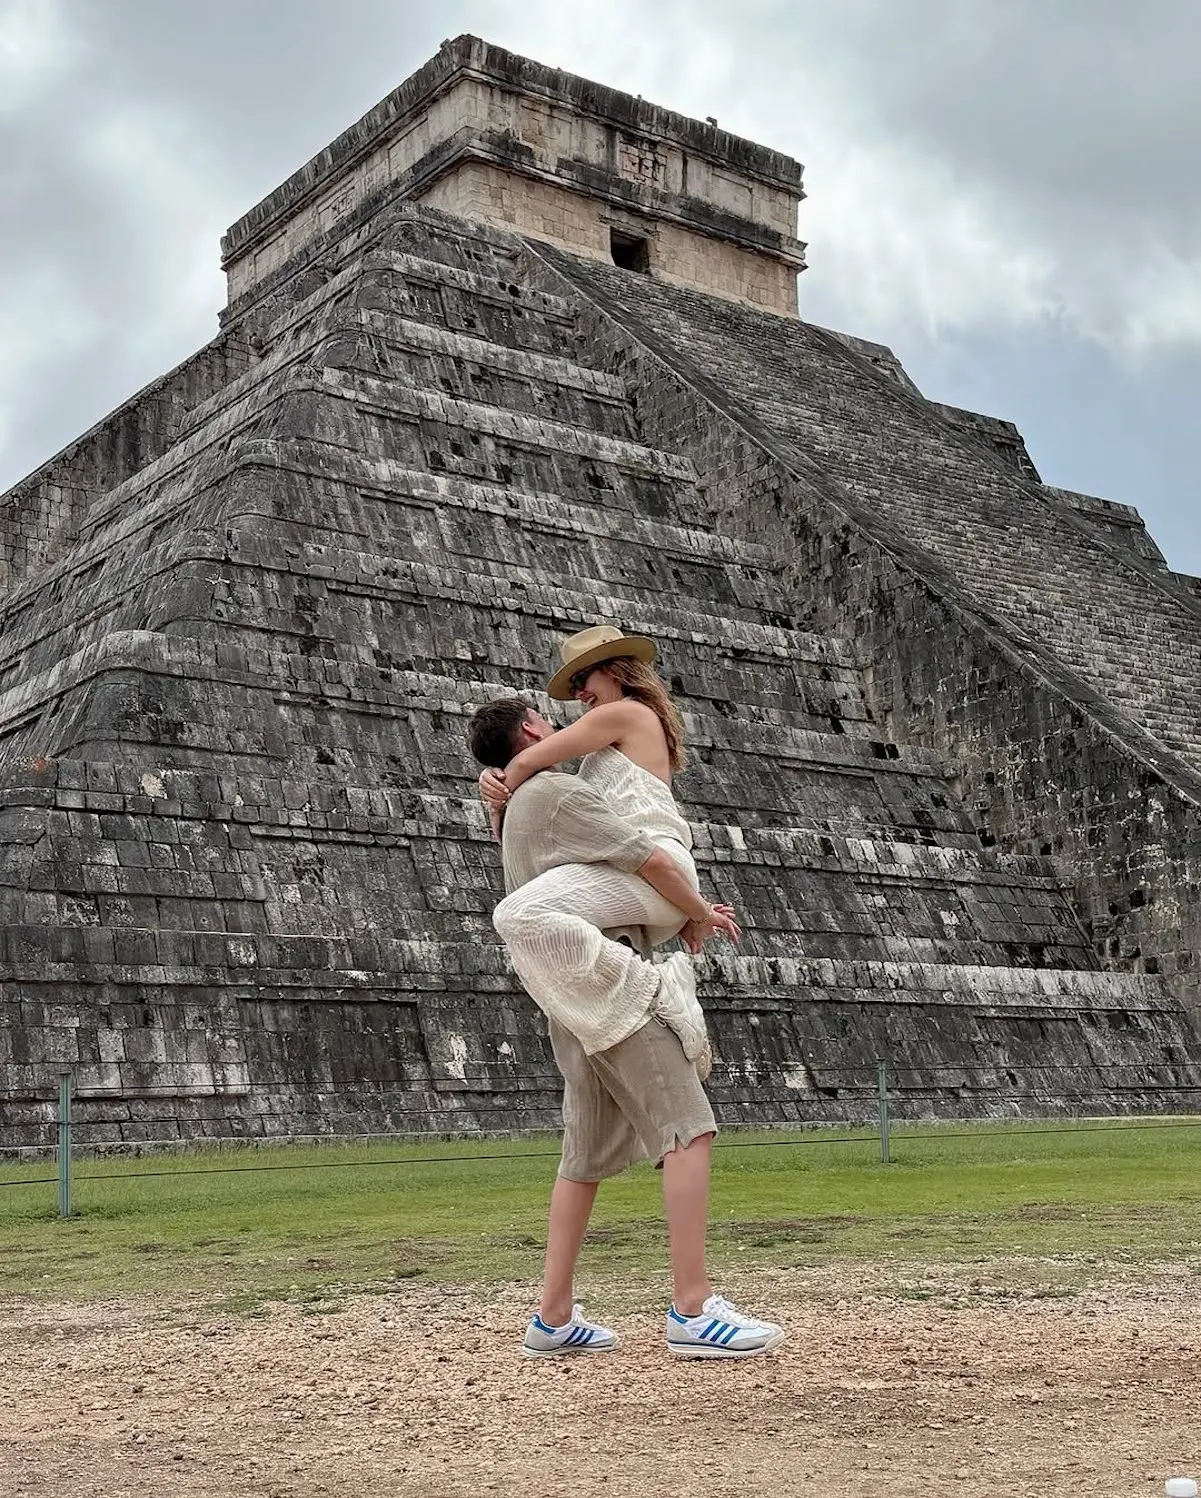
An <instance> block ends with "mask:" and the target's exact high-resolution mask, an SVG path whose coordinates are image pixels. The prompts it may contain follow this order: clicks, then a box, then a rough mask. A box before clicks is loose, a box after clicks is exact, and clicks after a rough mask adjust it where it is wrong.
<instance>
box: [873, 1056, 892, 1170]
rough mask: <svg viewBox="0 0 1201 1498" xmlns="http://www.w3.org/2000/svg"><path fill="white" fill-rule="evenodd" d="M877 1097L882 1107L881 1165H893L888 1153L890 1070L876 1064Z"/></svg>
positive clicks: (880, 1062)
mask: <svg viewBox="0 0 1201 1498" xmlns="http://www.w3.org/2000/svg"><path fill="white" fill-rule="evenodd" d="M876 1096H877V1100H878V1102H879V1107H880V1163H881V1164H882V1165H888V1164H890V1163H891V1161H890V1159H889V1153H888V1068H887V1066H885V1064H884V1062H883V1061H877V1062H876Z"/></svg>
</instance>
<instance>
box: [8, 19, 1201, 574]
mask: <svg viewBox="0 0 1201 1498" xmlns="http://www.w3.org/2000/svg"><path fill="white" fill-rule="evenodd" d="M462 31H473V32H475V33H477V34H478V35H481V36H484V37H486V38H488V39H489V40H492V41H495V42H498V43H500V44H501V45H503V46H507V47H509V48H511V49H513V50H515V51H518V52H523V53H526V54H528V55H530V56H532V57H536V58H538V59H539V60H540V61H543V62H548V63H552V64H556V65H558V66H560V67H564V68H568V69H570V70H571V71H573V72H579V73H583V74H585V75H586V76H588V77H592V78H596V79H599V80H600V81H602V82H604V83H608V84H611V85H613V86H615V87H618V88H622V89H625V90H627V91H629V92H631V93H636V94H642V95H644V96H645V97H647V98H649V99H653V100H654V101H656V102H657V103H662V104H665V105H668V106H670V107H672V108H674V109H678V110H682V111H683V112H685V113H687V114H690V115H694V116H697V117H704V116H706V115H715V116H717V118H718V120H719V121H720V123H721V125H722V126H723V127H724V128H725V129H727V130H732V131H734V132H735V133H737V134H740V135H745V136H749V137H750V138H752V139H754V140H757V141H761V142H763V143H764V144H767V145H770V146H773V147H775V148H777V149H779V150H783V151H786V152H789V153H790V154H792V155H794V156H796V157H798V158H799V159H800V160H801V161H803V162H804V163H805V168H806V173H805V182H806V188H807V191H808V193H809V197H808V200H807V201H806V202H805V203H804V204H802V207H801V237H802V238H803V239H806V240H808V242H809V260H810V266H811V268H810V270H808V271H807V272H806V273H805V274H804V276H803V277H802V280H801V305H802V313H803V315H804V316H806V317H808V318H810V319H812V320H814V321H816V322H820V323H824V324H826V325H827V326H831V327H836V328H841V329H845V330H846V331H848V332H853V333H857V334H860V335H862V336H864V337H867V338H872V339H875V340H877V341H880V342H884V343H889V344H891V345H892V347H893V348H894V349H895V350H896V351H897V353H898V354H899V355H900V357H901V359H902V361H903V362H904V364H905V366H906V368H907V369H908V370H909V372H910V374H911V375H912V376H913V378H914V379H915V380H916V381H917V383H918V384H919V386H920V387H921V388H922V390H923V391H924V392H925V393H926V394H927V395H928V396H930V397H931V398H933V399H936V400H944V401H949V402H952V403H954V404H956V405H963V406H967V407H970V408H972V409H975V410H980V411H986V412H989V413H991V414H993V415H998V416H1004V417H1007V418H1009V419H1010V420H1012V421H1016V422H1017V424H1018V426H1019V427H1020V428H1021V430H1022V432H1023V433H1024V435H1025V437H1026V441H1027V444H1028V446H1029V448H1030V451H1031V454H1032V456H1033V458H1034V461H1035V463H1036V464H1037V465H1038V467H1039V469H1040V471H1041V472H1042V475H1043V478H1044V479H1045V480H1046V481H1047V482H1049V483H1056V484H1060V485H1063V486H1064V487H1067V488H1072V489H1079V490H1083V491H1084V492H1086V493H1091V494H1099V495H1103V496H1105V497H1107V498H1110V499H1117V500H1122V501H1124V502H1126V503H1128V504H1134V505H1136V506H1137V507H1138V508H1139V509H1140V510H1141V512H1142V514H1143V516H1144V517H1145V519H1146V520H1147V523H1148V526H1149V528H1150V529H1151V532H1152V534H1153V535H1154V536H1155V538H1156V540H1157V541H1158V542H1159V544H1160V546H1161V548H1162V549H1163V550H1164V552H1165V553H1166V554H1167V557H1168V560H1169V562H1170V563H1171V565H1172V566H1174V567H1176V568H1177V569H1178V570H1180V571H1184V572H1191V573H1194V574H1201V525H1199V524H1198V502H1197V492H1196V474H1197V460H1196V451H1197V444H1196V441H1195V439H1194V437H1193V430H1194V427H1195V424H1196V421H1197V413H1198V405H1199V399H1198V398H1199V395H1201V170H1199V169H1198V165H1197V164H1198V162H1199V161H1201V0H1140V3H1139V4H1135V3H1133V0H1001V3H998V0H737V3H733V0H720V3H718V0H604V3H603V4H602V3H593V0H521V3H508V0H504V3H482V0H480V3H471V0H448V3H443V4H433V3H428V4H413V3H409V0H337V3H332V0H203V3H200V0H0V224H2V226H3V232H0V491H3V489H5V488H7V487H8V485H9V484H11V483H13V482H15V481H16V480H17V479H18V478H20V477H21V476H22V475H23V474H24V473H26V472H28V471H29V470H30V469H31V468H33V467H35V466H36V465H37V464H38V463H40V462H41V461H43V460H44V459H45V458H47V457H48V456H50V455H51V454H52V453H53V452H55V451H56V450H57V449H58V448H60V447H62V446H63V445H64V444H66V443H67V442H69V441H70V440H71V438H72V437H74V436H76V435H78V433H79V432H80V431H82V430H83V429H84V428H86V427H87V426H88V425H90V424H91V423H92V422H94V421H95V420H97V419H98V418H99V417H101V416H103V415H104V413H105V412H107V411H108V410H110V409H111V408H112V407H113V406H115V405H117V404H119V403H120V402H121V401H122V400H124V399H125V398H126V397H127V396H128V395H130V394H131V393H132V392H133V391H134V390H136V389H137V388H138V387H139V386H140V385H142V384H145V383H146V382H147V381H148V380H150V379H153V378H154V377H155V376H156V375H158V374H160V373H162V372H164V371H165V370H167V369H168V368H170V367H171V366H172V365H173V364H176V363H178V362H179V361H180V360H181V359H183V358H185V357H186V356H187V355H188V354H190V353H191V352H192V351H193V350H194V349H196V348H197V347H198V346H199V345H200V344H201V343H203V342H205V341H207V340H208V339H209V338H210V337H212V336H213V334H214V333H215V331H216V319H217V311H218V308H219V307H220V306H221V305H222V303H223V301H224V294H223V283H222V277H221V275H220V272H219V269H218V240H219V237H220V235H221V233H222V231H223V230H224V229H225V228H226V227H227V226H228V225H229V224H230V223H232V222H233V220H234V219H236V218H237V217H239V216H240V215H241V214H242V213H243V212H245V211H246V209H248V208H249V207H250V206H251V205H252V204H254V203H255V202H257V201H258V199H259V198H261V197H262V196H263V195H264V194H266V193H267V192H268V191H270V189H271V188H272V187H274V186H275V185H276V184H277V183H278V182H280V181H282V180H283V178H284V177H286V176H287V175H288V174H289V173H290V172H291V171H293V170H294V169H295V168H296V167H297V166H299V165H300V164H301V163H302V162H304V161H305V160H307V159H308V158H309V157H310V156H311V155H313V154H314V153H315V152H316V151H318V150H319V149H320V148H321V147H322V146H323V145H325V144H326V143H327V142H328V141H329V140H330V139H332V137H333V136H335V135H336V134H337V133H338V132H339V131H341V130H342V129H344V128H345V127H346V126H347V125H348V124H350V123H351V122H352V121H353V120H355V119H357V118H358V116H359V115H361V114H363V113H364V112H365V111H366V110H367V109H368V108H370V107H371V105H372V104H374V103H375V102H376V101H377V100H378V99H379V98H380V97H382V96H383V95H384V94H385V93H387V92H388V91H389V90H390V89H391V88H393V87H394V86H395V85H396V84H397V83H398V82H399V81H400V80H401V79H402V78H404V77H406V76H407V75H408V74H409V73H410V72H412V71H413V70H414V69H415V68H416V67H418V66H419V65H420V63H421V62H423V61H424V60H425V59H426V58H427V57H428V56H429V55H431V54H432V53H433V52H435V51H436V50H437V48H438V45H439V43H440V42H441V41H442V40H443V38H445V37H449V36H454V35H456V34H458V33H459V32H462Z"/></svg>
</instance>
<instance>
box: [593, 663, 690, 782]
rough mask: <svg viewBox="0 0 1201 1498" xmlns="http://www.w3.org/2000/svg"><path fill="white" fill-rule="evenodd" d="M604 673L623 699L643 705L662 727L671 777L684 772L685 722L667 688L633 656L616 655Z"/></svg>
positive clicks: (648, 668)
mask: <svg viewBox="0 0 1201 1498" xmlns="http://www.w3.org/2000/svg"><path fill="white" fill-rule="evenodd" d="M601 667H602V669H603V670H605V671H607V672H608V673H609V675H610V676H611V677H612V678H613V680H614V681H615V682H616V683H617V684H618V686H619V687H620V688H621V691H622V695H623V696H624V697H633V699H634V700H635V702H642V703H645V704H646V706H647V707H649V708H650V709H651V711H652V712H653V713H654V714H655V716H656V717H657V718H658V720H659V722H660V723H661V724H662V725H663V737H664V738H665V739H666V740H667V758H668V763H669V764H670V765H671V773H672V774H673V775H675V774H677V773H678V772H679V771H680V770H682V769H683V768H684V763H685V759H686V756H685V753H684V720H683V719H682V718H681V717H680V713H679V709H678V708H677V707H676V705H675V703H674V702H673V701H672V700H671V697H670V696H669V695H668V691H667V688H666V687H665V686H664V685H663V683H662V682H661V681H660V680H659V678H658V676H656V675H655V673H654V672H653V671H652V670H651V668H650V667H649V666H646V665H644V664H643V663H642V662H641V661H636V660H635V659H634V658H633V656H628V655H619V656H616V657H614V659H613V660H611V661H602V662H601Z"/></svg>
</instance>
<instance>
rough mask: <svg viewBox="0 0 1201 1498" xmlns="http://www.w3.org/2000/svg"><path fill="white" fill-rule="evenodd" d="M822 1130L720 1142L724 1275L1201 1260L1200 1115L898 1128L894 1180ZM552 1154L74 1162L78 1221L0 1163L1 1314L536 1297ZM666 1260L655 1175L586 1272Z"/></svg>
mask: <svg viewBox="0 0 1201 1498" xmlns="http://www.w3.org/2000/svg"><path fill="white" fill-rule="evenodd" d="M830 1137H831V1136H829V1135H828V1134H823V1133H821V1132H816V1133H814V1132H810V1133H805V1134H800V1135H797V1134H779V1133H777V1134H758V1135H747V1134H728V1135H726V1136H724V1137H723V1138H722V1140H721V1141H720V1142H719V1145H718V1148H717V1151H716V1153H715V1156H714V1176H713V1201H712V1218H713V1237H712V1242H713V1252H714V1261H715V1265H716V1267H717V1269H718V1271H719V1272H723V1270H724V1271H728V1270H731V1269H733V1268H737V1270H738V1271H740V1272H741V1271H742V1270H744V1269H750V1268H758V1267H763V1268H771V1267H779V1268H783V1267H795V1266H803V1265H813V1264H821V1263H823V1262H826V1261H828V1260H830V1259H833V1258H872V1259H880V1258H885V1259H888V1260H892V1261H894V1262H895V1264H896V1266H897V1269H898V1272H899V1273H901V1272H907V1271H908V1270H910V1269H912V1268H913V1267H914V1266H920V1265H922V1264H928V1263H930V1262H931V1261H937V1260H964V1259H973V1258H986V1257H995V1256H1014V1255H1023V1256H1028V1255H1034V1256H1039V1257H1046V1256H1083V1255H1099V1256H1104V1257H1106V1258H1108V1259H1112V1258H1115V1257H1116V1258H1119V1259H1126V1260H1129V1261H1132V1262H1135V1263H1138V1262H1143V1261H1147V1260H1162V1259H1172V1258H1180V1257H1183V1256H1191V1255H1194V1254H1197V1253H1198V1252H1201V1120H1189V1121H1181V1122H1180V1123H1179V1124H1178V1125H1176V1126H1165V1125H1164V1124H1163V1123H1160V1122H1148V1123H1146V1124H1144V1125H1139V1126H1132V1125H1130V1124H1129V1123H1127V1124H1125V1125H1115V1126H1108V1125H1103V1124H1098V1125H1092V1126H1089V1127H1088V1128H1086V1129H1082V1130H1080V1131H1078V1132H1057V1131H1056V1129H1055V1128H1054V1126H1046V1127H1040V1126H1038V1125H1019V1126H984V1127H974V1128H965V1126H963V1125H959V1126H955V1127H954V1128H946V1129H941V1130H940V1129H935V1128H931V1127H926V1128H922V1129H898V1130H895V1131H894V1134H893V1150H892V1153H893V1163H892V1164H890V1165H887V1166H885V1165H882V1164H881V1163H880V1162H879V1151H878V1145H877V1143H876V1140H875V1138H874V1136H872V1135H866V1134H865V1135H864V1136H863V1137H862V1138H861V1139H859V1140H857V1142H854V1143H833V1142H828V1141H829V1139H830ZM489 1155H491V1156H494V1157H503V1158H491V1159H489V1158H484V1157H486V1156H489ZM463 1156H467V1157H470V1158H467V1159H462V1158H457V1157H463ZM556 1159H557V1155H556V1151H555V1142H554V1141H553V1140H551V1139H538V1140H523V1141H517V1142H515V1141H512V1140H496V1141H472V1142H464V1141H457V1142H453V1143H450V1142H446V1143H429V1144H409V1143H405V1144H401V1143H397V1144H393V1145H388V1144H372V1145H367V1146H351V1145H345V1146H322V1147H316V1148H311V1149H309V1148H298V1147H294V1146H281V1147H278V1148H263V1149H257V1150H246V1151H230V1150H223V1151H219V1152H217V1151H214V1152H211V1153H192V1152H189V1153H186V1154H178V1155H159V1156H153V1157H149V1158H143V1159H121V1158H118V1159H109V1160H80V1161H77V1162H76V1164H75V1183H74V1185H75V1189H74V1206H75V1215H74V1216H73V1217H72V1218H71V1219H69V1220H67V1221H62V1220H60V1219H59V1218H58V1216H57V1207H56V1192H55V1187H54V1186H53V1185H52V1184H38V1185H33V1184H31V1185H16V1184H13V1185H9V1184H7V1183H9V1182H18V1181H29V1180H30V1179H31V1178H32V1177H47V1176H53V1175H54V1167H53V1165H52V1164H48V1163H47V1162H41V1163H37V1164H33V1165H23V1166H0V1298H2V1297H4V1296H11V1295H34V1296H50V1297H61V1296H68V1297H76V1298H80V1299H97V1298H104V1297H110V1296H120V1295H130V1294H158V1295H166V1296H169V1297H178V1296H185V1295H186V1296H194V1295H197V1294H199V1295H200V1296H201V1297H202V1298H204V1299H206V1300H209V1301H216V1300H222V1301H226V1300H227V1298H228V1297H232V1298H233V1299H232V1301H230V1302H229V1303H232V1304H240V1305H243V1306H245V1307H253V1306H254V1305H256V1304H258V1303H260V1302H261V1301H262V1300H263V1299H267V1298H291V1299H296V1300H299V1301H301V1302H303V1303H305V1304H307V1305H308V1306H310V1307H311V1308H312V1309H313V1310H315V1311H319V1310H320V1309H322V1308H323V1306H325V1305H327V1304H328V1303H330V1302H331V1300H332V1299H335V1298H336V1297H338V1296H340V1295H342V1294H344V1293H345V1292H346V1291H348V1290H351V1289H355V1288H360V1287H372V1288H374V1289H377V1290H378V1289H387V1288H389V1287H392V1288H396V1287H401V1286H403V1285H406V1284H408V1283H411V1282H413V1281H417V1282H423V1283H443V1284H476V1285H478V1284H489V1283H491V1284H495V1283H501V1282H512V1281H530V1280H532V1279H535V1278H536V1277H537V1274H538V1269H539V1260H540V1252H541V1244H542V1234H543V1225H544V1220H545V1213H546V1201H547V1193H548V1191H549V1189H550V1185H551V1182H552V1180H553V1175H554V1169H555V1164H556ZM264 1166H272V1167H291V1168H286V1169H281V1168H273V1169H262V1168H261V1167H264ZM295 1167H303V1168H299V1169H298V1168H295ZM664 1264H665V1239H664V1234H663V1229H662V1217H661V1209H660V1188H659V1177H658V1175H657V1173H656V1172H654V1171H652V1170H650V1169H649V1168H646V1167H640V1168H638V1169H635V1170H633V1171H631V1172H629V1173H628V1174H627V1175H625V1176H622V1177H620V1178H618V1179H616V1180H614V1181H611V1182H607V1183H606V1184H605V1185H604V1186H603V1187H602V1189H601V1193H600V1197H599V1199H598V1206H597V1211H596V1214H595V1218H594V1230H593V1232H592V1234H591V1235H590V1241H589V1244H588V1245H587V1246H586V1248H585V1260H584V1265H583V1269H584V1272H585V1273H586V1274H588V1275H589V1277H590V1278H592V1279H593V1280H594V1281H595V1280H596V1279H598V1278H599V1279H611V1280H614V1281H617V1280H624V1279H629V1280H636V1281H639V1282H650V1283H651V1284H652V1285H653V1288H654V1293H656V1294H657V1293H658V1292H659V1290H660V1289H661V1284H662V1275H663V1270H664Z"/></svg>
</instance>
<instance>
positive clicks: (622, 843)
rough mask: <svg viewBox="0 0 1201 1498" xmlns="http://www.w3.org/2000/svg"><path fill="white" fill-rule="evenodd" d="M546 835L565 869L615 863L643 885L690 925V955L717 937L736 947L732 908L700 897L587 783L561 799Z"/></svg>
mask: <svg viewBox="0 0 1201 1498" xmlns="http://www.w3.org/2000/svg"><path fill="white" fill-rule="evenodd" d="M547 831H548V834H549V836H550V840H551V842H552V844H553V845H554V847H555V849H556V850H557V851H558V853H559V855H560V856H561V857H562V859H563V861H564V862H565V863H611V864H612V865H613V866H614V867H615V868H618V869H624V870H625V872H626V873H628V874H637V875H638V876H639V878H641V879H645V880H646V882H647V883H648V884H649V885H650V886H651V888H652V889H653V890H655V891H656V892H657V893H658V894H660V895H662V896H663V898H664V899H665V900H666V901H668V903H669V904H671V905H674V906H675V908H676V909H677V910H678V911H679V912H680V914H681V915H682V916H683V917H684V919H685V921H686V922H687V923H688V924H687V928H686V932H685V933H683V940H684V942H685V945H686V946H688V947H689V948H690V949H691V950H692V951H699V950H700V945H701V943H703V942H704V940H705V938H706V937H708V936H712V935H713V933H714V932H715V931H724V932H725V934H726V935H727V936H728V937H729V938H730V939H731V940H732V941H737V940H738V938H739V936H741V934H742V933H741V931H739V929H738V926H737V925H736V923H735V922H734V917H733V911H732V910H730V908H729V906H726V905H719V906H713V905H710V904H709V902H708V900H706V899H705V898H704V897H703V896H702V895H699V894H697V892H696V890H694V889H693V887H692V885H691V884H690V883H689V882H688V880H687V878H685V876H684V874H683V873H682V872H681V870H680V867H679V865H678V864H677V863H676V861H675V859H674V858H672V856H671V855H670V853H665V852H664V851H663V849H662V848H659V847H657V846H656V845H655V844H654V843H653V842H652V841H651V839H650V838H649V837H647V835H646V833H644V832H641V831H639V830H638V829H637V828H633V827H631V826H630V824H629V822H628V821H627V820H626V819H625V818H624V817H619V816H618V815H617V813H616V812H615V811H614V810H613V809H612V807H611V806H610V805H609V803H608V802H607V801H606V800H605V799H604V798H603V797H602V796H600V795H599V794H598V793H597V792H596V791H594V790H593V789H592V787H591V786H589V785H587V784H585V783H584V782H582V781H581V782H578V783H577V784H576V785H574V786H573V787H572V788H571V790H570V792H569V793H568V794H567V795H565V796H564V797H563V800H562V801H561V802H560V803H559V806H558V807H557V808H556V810H555V813H554V816H553V817H552V818H551V825H550V826H549V828H548V829H547Z"/></svg>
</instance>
